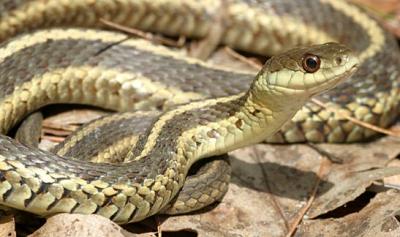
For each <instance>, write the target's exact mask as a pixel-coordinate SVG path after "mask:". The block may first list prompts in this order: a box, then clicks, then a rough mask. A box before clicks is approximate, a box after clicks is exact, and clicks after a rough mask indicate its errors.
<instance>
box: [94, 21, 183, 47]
mask: <svg viewBox="0 0 400 237" xmlns="http://www.w3.org/2000/svg"><path fill="white" fill-rule="evenodd" d="M99 21H100V22H101V23H102V24H104V25H106V26H109V27H111V28H114V29H116V30H120V31H123V32H125V33H129V34H132V35H135V36H138V37H140V38H143V39H147V40H149V41H152V42H156V43H161V44H164V45H167V46H172V47H177V48H180V47H182V46H183V45H184V44H185V42H186V39H185V37H183V36H182V37H179V39H178V41H173V40H170V39H167V38H165V37H161V36H157V35H153V34H151V33H146V32H143V31H141V30H138V29H134V28H130V27H126V26H123V25H120V24H117V23H114V22H111V21H108V20H105V19H103V18H101V19H100V20H99Z"/></svg>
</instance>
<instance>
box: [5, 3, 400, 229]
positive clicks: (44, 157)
mask: <svg viewBox="0 0 400 237" xmlns="http://www.w3.org/2000/svg"><path fill="white" fill-rule="evenodd" d="M0 4H2V5H0V11H1V13H0V14H1V15H0V19H1V20H0V38H1V39H4V40H6V39H10V37H12V36H14V35H17V34H20V33H22V32H30V31H32V30H33V29H38V28H44V27H48V26H58V27H61V26H81V27H96V26H100V24H99V19H100V18H105V19H109V20H112V21H114V22H117V23H121V24H124V25H127V26H133V27H136V28H139V29H143V30H150V31H154V32H160V33H164V34H167V35H186V36H188V37H203V36H205V35H206V34H207V32H208V31H209V30H210V28H211V27H212V25H213V22H214V20H215V18H216V17H215V15H216V14H218V12H219V11H220V10H221V6H220V5H219V2H218V1H211V0H210V1H207V0H204V1H177V0H169V1H158V2H155V1H150V0H149V1H133V0H132V1H128V0H126V1H124V0H121V1H89V0H87V1H78V0H76V1H51V0H48V1H5V2H2V3H0ZM226 4H228V5H227V6H223V7H224V8H226V17H225V18H224V20H225V21H226V22H225V25H226V29H225V34H224V37H223V42H222V43H224V44H227V45H229V46H232V47H234V48H237V49H241V50H247V51H250V52H256V53H261V54H264V53H265V54H276V53H280V52H282V51H285V50H286V49H287V48H292V47H293V46H295V45H299V44H310V43H322V42H327V41H340V42H342V43H344V44H346V45H348V46H349V47H350V48H352V49H353V50H355V51H356V52H357V53H358V56H359V58H360V66H359V70H358V71H357V72H356V73H355V74H354V75H353V77H352V78H351V81H349V82H348V83H343V84H342V85H340V86H339V87H338V89H336V90H332V91H331V92H329V93H326V94H324V95H322V98H323V99H328V100H329V101H330V105H331V106H338V107H340V108H341V109H342V110H344V111H346V112H347V113H348V114H350V115H353V116H355V117H357V118H359V119H361V120H364V121H367V122H371V123H374V124H377V125H380V126H387V125H389V124H390V123H391V122H392V121H393V120H394V118H395V117H396V113H397V110H398V101H399V100H398V98H397V96H398V88H399V87H398V71H399V69H398V63H399V56H398V48H397V46H396V42H395V40H394V39H393V37H391V36H390V35H389V34H388V33H387V32H385V31H384V30H383V29H382V28H381V27H380V26H379V24H378V23H377V22H376V21H375V20H373V19H372V18H370V17H369V16H368V15H367V14H365V13H364V12H363V11H361V10H360V9H358V8H357V7H355V6H353V5H350V4H348V3H346V2H343V1H337V0H330V1H328V0H310V1H305V0H304V1H285V0H284V1H282V0H279V1H278V0H277V1H252V0H236V1H235V0H233V1H226ZM327 16H329V17H327ZM348 29H351V31H349V30H348ZM316 47H317V46H316ZM320 47H322V49H321V48H318V47H317V48H316V49H314V48H310V49H308V48H301V49H297V50H294V51H289V53H286V54H282V55H280V56H278V57H275V58H273V59H271V60H270V61H269V63H267V65H266V66H265V69H264V70H263V71H262V72H260V74H259V75H258V77H257V79H256V81H255V82H254V83H253V84H252V87H251V88H252V90H253V89H254V88H256V91H257V92H248V93H247V94H246V95H248V94H249V93H250V94H254V95H255V96H254V97H251V100H250V99H249V98H250V97H248V96H245V95H244V94H243V92H245V91H246V90H247V89H248V88H249V85H250V83H251V81H252V80H253V78H254V75H249V74H245V73H239V72H232V71H228V70H224V69H220V68H217V67H213V66H209V65H207V64H204V63H201V62H199V61H196V60H194V59H186V58H184V57H182V56H181V55H179V54H177V53H172V52H170V51H167V50H166V49H164V48H162V47H157V46H153V45H150V44H149V43H146V42H144V41H140V40H133V39H130V38H129V37H127V36H126V35H123V34H118V33H114V32H105V31H94V30H83V29H52V30H41V31H37V32H34V33H27V34H20V35H18V36H16V37H15V38H12V39H11V40H8V41H6V43H4V44H3V45H2V47H1V49H0V61H1V64H0V89H1V90H0V101H1V103H0V111H1V115H2V116H1V117H0V126H1V127H0V128H1V129H0V130H1V131H2V132H3V133H6V132H7V131H8V130H9V129H10V128H11V127H12V126H14V125H15V124H16V123H17V122H18V121H19V120H20V119H21V118H22V117H23V116H24V115H26V114H28V113H29V112H31V111H34V110H36V109H37V108H39V107H41V106H43V105H46V104H49V103H59V102H69V103H78V102H81V103H89V104H93V105H97V106H101V107H104V108H109V109H115V110H119V111H127V110H140V109H149V108H157V109H163V108H168V107H171V106H172V105H174V104H180V103H186V102H190V101H193V100H199V102H195V103H194V102H193V103H190V104H188V105H186V106H183V107H178V108H176V109H174V110H170V112H167V113H165V114H163V115H162V116H160V117H159V118H158V119H157V121H156V122H155V123H154V126H153V128H152V129H151V130H150V131H149V133H148V136H147V137H146V138H145V139H144V140H145V141H143V142H142V143H139V145H137V147H139V148H135V149H133V150H131V151H130V152H129V155H128V160H130V161H131V163H128V164H129V166H128V164H125V166H127V167H123V166H122V165H114V164H101V165H100V164H96V165H95V164H92V163H84V162H80V161H77V160H70V159H66V158H62V157H59V156H55V155H51V154H49V153H47V152H43V151H39V150H36V149H28V148H26V147H24V146H21V145H19V144H17V143H15V142H14V141H11V140H10V139H9V138H7V137H5V136H2V137H1V138H0V171H1V173H0V174H1V175H0V177H1V179H0V181H1V183H0V198H1V200H0V203H1V204H3V205H7V206H11V207H15V208H18V209H23V210H27V211H30V212H34V213H38V214H43V215H47V214H51V213H57V212H80V213H98V214H102V215H104V216H107V217H109V218H111V219H113V220H115V221H117V222H120V223H124V222H131V221H137V220H141V219H143V218H145V217H147V216H149V215H153V214H155V213H157V212H159V210H160V209H161V208H162V207H164V206H165V205H167V204H168V202H169V201H170V200H171V198H172V197H173V196H174V195H175V194H176V192H177V191H178V190H179V188H180V187H181V186H182V185H183V182H184V179H185V176H186V172H187V169H188V167H190V165H191V164H192V163H193V162H194V161H195V160H198V159H200V158H203V157H205V156H209V155H217V154H221V153H224V152H226V151H229V150H231V149H234V148H237V147H241V146H244V145H246V144H248V143H253V142H257V141H260V140H262V139H264V138H265V137H266V135H270V134H272V133H273V132H275V131H276V130H277V129H278V128H280V127H281V126H282V125H283V123H284V122H285V121H286V120H287V119H289V118H291V116H292V115H294V112H296V111H297V109H299V108H300V106H301V105H303V103H305V102H306V99H308V97H309V96H311V95H312V94H314V93H319V92H321V91H323V90H325V89H328V88H321V87H315V88H314V86H315V84H313V83H314V82H315V83H317V82H324V80H325V79H327V78H334V79H337V77H338V76H340V77H342V76H344V74H345V76H348V75H347V72H346V73H345V72H344V71H340V70H339V71H338V69H337V68H336V67H333V66H332V65H336V64H337V65H341V63H344V64H345V65H346V67H347V66H349V65H348V64H346V63H350V64H351V65H354V60H355V59H354V60H353V59H352V56H349V55H347V53H348V51H347V50H345V49H342V48H341V47H342V46H338V45H324V46H320ZM325 48H328V49H332V50H331V51H329V50H326V49H325ZM310 50H311V51H313V50H315V52H316V53H318V54H321V55H325V53H326V52H329V53H327V54H326V55H327V58H322V63H323V64H321V69H322V70H318V71H317V74H314V73H310V74H307V75H311V76H307V78H308V79H307V80H304V81H303V84H299V85H296V87H294V88H295V90H294V91H297V92H298V93H300V94H298V95H296V96H295V97H293V91H291V90H289V91H290V92H291V93H288V91H286V90H284V88H285V87H290V86H291V85H293V83H294V84H296V82H297V79H296V78H299V77H301V76H302V75H303V73H304V71H301V70H299V64H301V63H300V61H301V58H302V57H303V56H304V53H305V52H308V51H310ZM342 53H344V54H345V55H346V57H344V58H342V57H336V56H338V55H341V54H342ZM299 55H300V56H301V57H300V56H299ZM332 55H334V56H335V57H332ZM338 58H340V60H339V61H337V59H338ZM349 58H350V59H351V60H350V59H349ZM342 59H343V60H342ZM344 59H345V60H344ZM325 64H326V65H325ZM322 65H325V66H327V67H326V68H324V67H322ZM332 67H333V68H334V69H333V68H332ZM343 73H344V74H343ZM313 75H318V76H315V77H313ZM227 78H229V79H232V80H227ZM262 78H264V79H265V78H268V81H269V83H270V85H272V86H270V88H269V89H272V90H273V91H274V94H273V95H274V96H266V98H268V100H265V99H266V98H264V97H265V95H264V94H263V93H264V92H263V93H261V94H259V93H258V92H260V91H263V90H264V89H265V85H262V83H261V84H260V83H257V81H259V80H261V79H262ZM304 83H305V84H304ZM336 83H337V82H336V81H335V83H334V84H336ZM302 86H305V88H303V87H302ZM332 86H333V84H332V85H331V84H329V88H330V87H332ZM257 88H258V89H257ZM261 88H262V89H261ZM314 89H315V90H316V91H315V92H313V93H309V91H313V90H314ZM302 90H305V91H307V92H308V93H307V96H305V97H304V98H303V97H302V96H300V95H302ZM209 98H219V99H210V100H204V99H209ZM260 101H268V102H267V103H265V102H264V103H261V105H262V106H261V107H260V108H258V106H260ZM282 102H285V103H284V104H280V103H282ZM289 102H290V103H289ZM249 104H250V105H249ZM283 105H284V106H283ZM249 106H250V107H249ZM264 106H265V108H264ZM243 108H244V110H245V111H247V112H243V111H240V110H241V109H243ZM249 108H251V109H249ZM232 110H233V111H235V112H234V113H233V114H232ZM271 110H272V111H273V113H271V114H269V113H270V112H268V111H271ZM171 111H173V112H171ZM188 111H191V112H190V113H189V114H191V115H190V116H189V115H188ZM193 111H195V112H193ZM260 111H261V112H260ZM237 113H244V114H245V115H246V116H250V115H249V113H250V114H251V116H255V118H258V117H257V114H258V113H261V114H264V115H265V116H266V117H271V116H272V118H273V119H271V120H270V121H268V123H265V121H264V122H260V121H258V120H257V119H255V118H253V117H251V116H250V117H251V118H252V119H247V120H246V119H245V118H240V117H238V114H237ZM200 114H201V115H202V116H203V117H201V119H200V120H196V119H193V121H192V120H191V118H198V117H196V116H199V115H200ZM267 115H268V116H267ZM185 116H187V117H185ZM191 116H193V117H191ZM229 116H232V117H234V118H236V119H237V118H240V120H236V121H235V123H234V127H236V128H243V127H244V128H246V129H249V130H252V134H251V136H250V135H249V134H250V133H249V134H247V133H246V136H244V135H243V136H239V137H240V139H239V138H237V136H236V135H234V136H231V137H229V133H232V134H235V131H229V132H226V131H225V130H223V131H225V132H223V131H221V130H218V126H220V125H221V127H224V126H228V125H229V123H228V124H224V123H221V122H220V121H219V120H220V119H221V118H227V117H229ZM246 116H245V117H246ZM179 119H181V120H179ZM202 119H204V121H203V120H202ZM227 120H228V121H230V120H229V119H227ZM253 120H255V121H253ZM267 120H268V119H267ZM170 121H175V123H174V124H179V123H177V122H176V121H180V122H181V123H180V126H181V127H179V126H178V127H177V128H176V127H174V126H172V124H171V123H172V122H170ZM215 121H218V123H216V122H215ZM238 121H241V122H238ZM193 122H199V123H200V122H203V123H205V124H196V126H197V127H193V126H194V125H193ZM257 123H259V124H258V125H255V126H256V128H254V127H249V128H247V126H246V125H247V124H257ZM230 125H232V124H230ZM264 125H265V126H264ZM267 125H268V126H267ZM212 126H216V127H215V128H214V127H212ZM242 126H243V127H242ZM189 128H190V129H189ZM210 128H212V129H211V130H210ZM260 128H263V129H265V130H263V132H261V130H260ZM202 129H205V130H204V131H203V130H202ZM233 130H235V129H233ZM200 131H202V132H200ZM164 133H166V134H165V136H163V134H164ZM167 134H168V136H167ZM183 134H184V135H183ZM195 134H201V136H200V137H199V138H198V137H196V135H195ZM221 134H224V136H221ZM225 135H226V136H227V137H225ZM371 135H373V132H371V131H369V130H365V129H364V128H360V127H358V126H356V125H354V124H352V123H351V122H348V121H345V120H342V119H341V118H339V117H337V115H335V114H331V113H328V112H326V111H325V110H323V109H321V108H319V107H317V106H314V105H312V104H309V103H308V104H306V105H305V106H304V107H303V109H302V110H301V111H300V112H299V113H298V114H297V115H296V117H295V118H294V123H291V124H288V125H286V126H285V128H284V130H281V132H280V133H279V134H277V135H276V136H275V137H273V138H271V139H270V140H272V141H275V142H300V141H305V140H308V141H329V142H348V141H357V140H361V139H365V138H368V137H370V136H371ZM193 136H194V138H193V139H192V137H193ZM202 136H204V137H202ZM178 137H179V138H182V139H183V140H185V142H189V143H188V144H186V143H180V144H177V142H182V139H181V140H179V139H177V138H178ZM250 137H251V139H249V138H250ZM188 138H191V139H192V141H191V143H190V139H188ZM199 139H200V140H199ZM204 139H205V140H204ZM246 139H248V140H246ZM187 140H188V141H187ZM209 140H212V141H213V142H215V143H213V144H209V146H205V145H202V144H204V143H207V142H208V141H209ZM193 141H194V143H193ZM70 145H71V146H73V145H74V144H70ZM186 146H189V148H187V149H188V150H185V149H183V148H182V147H186ZM191 146H193V147H195V149H194V148H193V147H191ZM175 149H177V150H175ZM67 150H68V148H66V149H65V151H62V150H60V152H61V153H63V152H66V151H67ZM161 151H162V152H161ZM183 153H184V155H182V154H183ZM61 155H62V154H61ZM150 157H151V159H150ZM184 157H185V158H187V160H185V159H184ZM162 158H163V159H162ZM53 159H55V160H56V161H54V160H53ZM131 165H135V166H131Z"/></svg>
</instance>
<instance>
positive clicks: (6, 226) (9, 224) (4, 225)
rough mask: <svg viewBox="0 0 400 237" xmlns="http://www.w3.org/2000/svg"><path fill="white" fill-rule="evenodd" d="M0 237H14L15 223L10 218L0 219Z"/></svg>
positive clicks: (15, 234)
mask: <svg viewBox="0 0 400 237" xmlns="http://www.w3.org/2000/svg"><path fill="white" fill-rule="evenodd" d="M0 236H7V237H16V236H17V233H16V232H15V222H14V218H12V217H4V218H1V219H0Z"/></svg>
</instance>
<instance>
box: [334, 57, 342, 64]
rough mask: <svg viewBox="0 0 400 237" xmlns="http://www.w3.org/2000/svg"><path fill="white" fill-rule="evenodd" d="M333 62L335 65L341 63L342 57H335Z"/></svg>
mask: <svg viewBox="0 0 400 237" xmlns="http://www.w3.org/2000/svg"><path fill="white" fill-rule="evenodd" d="M335 63H336V65H342V63H343V59H342V57H336V58H335Z"/></svg>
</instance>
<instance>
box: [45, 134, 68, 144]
mask: <svg viewBox="0 0 400 237" xmlns="http://www.w3.org/2000/svg"><path fill="white" fill-rule="evenodd" d="M42 139H43V140H48V141H51V142H56V143H60V142H63V141H64V140H65V138H64V137H56V136H46V135H44V136H42Z"/></svg>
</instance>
